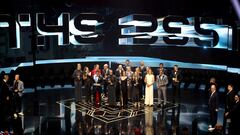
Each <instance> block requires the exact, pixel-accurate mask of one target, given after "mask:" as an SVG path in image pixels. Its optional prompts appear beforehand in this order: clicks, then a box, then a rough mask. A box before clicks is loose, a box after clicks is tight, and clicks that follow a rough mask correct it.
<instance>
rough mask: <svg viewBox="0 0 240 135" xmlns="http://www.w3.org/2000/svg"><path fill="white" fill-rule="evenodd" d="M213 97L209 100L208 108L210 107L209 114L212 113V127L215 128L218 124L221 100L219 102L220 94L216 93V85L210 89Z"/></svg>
mask: <svg viewBox="0 0 240 135" xmlns="http://www.w3.org/2000/svg"><path fill="white" fill-rule="evenodd" d="M210 91H211V95H210V98H209V102H208V106H209V113H210V124H211V125H210V126H211V127H215V125H216V124H217V117H218V107H219V100H218V93H217V91H216V85H215V84H213V85H211V88H210Z"/></svg>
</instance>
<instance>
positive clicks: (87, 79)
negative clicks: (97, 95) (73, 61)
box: [83, 67, 93, 103]
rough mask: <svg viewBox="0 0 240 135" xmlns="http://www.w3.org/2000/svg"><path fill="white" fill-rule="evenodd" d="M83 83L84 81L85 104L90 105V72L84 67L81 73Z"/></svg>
mask: <svg viewBox="0 0 240 135" xmlns="http://www.w3.org/2000/svg"><path fill="white" fill-rule="evenodd" d="M83 81H84V87H85V93H86V102H88V103H91V94H92V92H91V86H92V82H93V80H92V77H91V72H90V71H89V68H88V67H84V72H83Z"/></svg>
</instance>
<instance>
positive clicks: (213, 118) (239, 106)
mask: <svg viewBox="0 0 240 135" xmlns="http://www.w3.org/2000/svg"><path fill="white" fill-rule="evenodd" d="M207 88H209V89H208V90H209V94H210V95H209V101H208V108H209V116H210V125H209V127H210V128H209V130H210V131H211V129H214V130H217V129H218V128H217V127H218V126H219V124H218V123H217V121H218V112H219V106H220V105H219V102H220V96H219V94H218V85H217V83H216V79H215V78H214V77H212V78H210V82H209V86H207ZM239 101H240V92H238V93H237V91H236V90H234V86H233V85H232V84H231V83H229V84H228V85H227V91H226V95H225V113H224V122H223V128H224V130H223V128H221V129H222V131H221V132H223V131H224V132H225V133H226V131H225V129H228V135H237V134H238V132H239V131H238V127H239V125H240V115H239V114H240V102H239ZM226 127H227V128H226Z"/></svg>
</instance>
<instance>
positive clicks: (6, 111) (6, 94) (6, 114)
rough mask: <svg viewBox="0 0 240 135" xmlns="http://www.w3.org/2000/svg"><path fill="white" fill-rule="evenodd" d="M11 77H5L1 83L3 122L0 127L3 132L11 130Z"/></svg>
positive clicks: (0, 100)
mask: <svg viewBox="0 0 240 135" xmlns="http://www.w3.org/2000/svg"><path fill="white" fill-rule="evenodd" d="M8 80H9V76H8V75H4V77H3V81H2V82H1V94H0V95H1V97H0V102H1V114H2V115H1V116H0V117H1V121H0V125H1V126H2V128H3V130H8V129H9V118H10V115H11V102H10V101H11V100H10V99H11V93H10V91H9V85H8V83H7V82H8Z"/></svg>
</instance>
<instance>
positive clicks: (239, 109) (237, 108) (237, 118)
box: [228, 101, 240, 126]
mask: <svg viewBox="0 0 240 135" xmlns="http://www.w3.org/2000/svg"><path fill="white" fill-rule="evenodd" d="M239 114H240V101H238V102H237V103H236V104H235V105H234V107H233V109H232V110H230V111H229V114H228V117H230V118H231V122H232V124H234V125H235V126H239V124H240V115H239Z"/></svg>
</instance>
